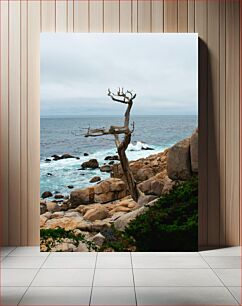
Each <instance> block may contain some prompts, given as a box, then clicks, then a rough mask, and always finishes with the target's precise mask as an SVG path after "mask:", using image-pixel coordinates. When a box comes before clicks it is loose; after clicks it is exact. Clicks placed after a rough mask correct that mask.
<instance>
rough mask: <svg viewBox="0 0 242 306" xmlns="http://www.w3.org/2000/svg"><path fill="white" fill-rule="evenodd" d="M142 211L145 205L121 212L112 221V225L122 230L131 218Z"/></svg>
mask: <svg viewBox="0 0 242 306" xmlns="http://www.w3.org/2000/svg"><path fill="white" fill-rule="evenodd" d="M144 211H145V207H140V208H138V209H136V210H133V211H131V212H129V213H127V214H123V215H122V216H121V217H120V218H118V219H117V220H115V221H114V227H115V228H116V229H117V230H119V231H123V230H124V229H125V228H126V226H127V225H128V224H129V223H130V222H131V221H132V220H134V219H135V218H136V217H138V216H139V215H141V214H142V213H143V212H144Z"/></svg>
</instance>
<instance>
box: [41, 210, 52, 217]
mask: <svg viewBox="0 0 242 306" xmlns="http://www.w3.org/2000/svg"><path fill="white" fill-rule="evenodd" d="M42 216H43V217H45V218H47V219H50V218H51V216H52V213H51V212H49V211H47V212H46V213H44V214H43V215H42Z"/></svg>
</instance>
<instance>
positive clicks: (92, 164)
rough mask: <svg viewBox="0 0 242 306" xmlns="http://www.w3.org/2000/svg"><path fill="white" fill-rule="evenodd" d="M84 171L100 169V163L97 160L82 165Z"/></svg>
mask: <svg viewBox="0 0 242 306" xmlns="http://www.w3.org/2000/svg"><path fill="white" fill-rule="evenodd" d="M81 167H82V169H96V168H99V163H98V161H97V160H96V159H90V160H89V161H86V162H84V163H82V164H81Z"/></svg>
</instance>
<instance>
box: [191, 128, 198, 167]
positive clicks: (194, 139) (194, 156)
mask: <svg viewBox="0 0 242 306" xmlns="http://www.w3.org/2000/svg"><path fill="white" fill-rule="evenodd" d="M190 154H191V167H192V172H195V173H197V172H198V129H197V130H196V131H195V132H194V133H193V134H192V136H191V138H190Z"/></svg>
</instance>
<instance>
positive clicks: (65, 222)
mask: <svg viewBox="0 0 242 306" xmlns="http://www.w3.org/2000/svg"><path fill="white" fill-rule="evenodd" d="M40 86H41V118H40V124H41V146H40V147H41V156H40V191H41V194H40V197H41V198H40V247H41V251H43V252H45V251H51V252H95V251H99V252H130V251H132V252H135V251H141V252H163V251H174V252H176V251H196V250H197V248H198V237H197V236H198V179H199V175H198V36H197V34H120V33H119V34H104V33H100V34H87V33H86V34H79V33H74V34H70V33H65V34H64V33H62V34H56V33H55V34H52V33H42V34H41V84H40Z"/></svg>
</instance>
